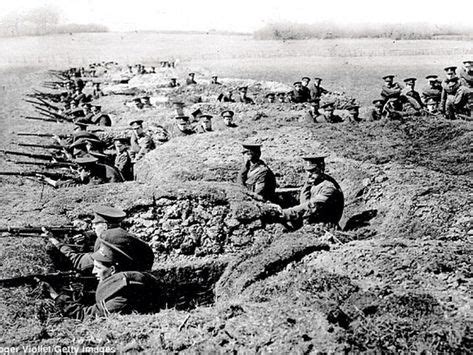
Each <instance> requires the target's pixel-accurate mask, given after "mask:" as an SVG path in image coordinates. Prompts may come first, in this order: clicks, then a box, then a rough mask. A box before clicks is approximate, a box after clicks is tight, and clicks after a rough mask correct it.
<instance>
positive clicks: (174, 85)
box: [168, 78, 181, 88]
mask: <svg viewBox="0 0 473 355" xmlns="http://www.w3.org/2000/svg"><path fill="white" fill-rule="evenodd" d="M179 86H181V84H179V83H178V82H177V78H171V79H170V81H169V83H168V88H177V87H179Z"/></svg>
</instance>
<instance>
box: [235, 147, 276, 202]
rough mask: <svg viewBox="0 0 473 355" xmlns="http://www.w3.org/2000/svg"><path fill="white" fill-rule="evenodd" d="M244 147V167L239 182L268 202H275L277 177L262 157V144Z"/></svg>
mask: <svg viewBox="0 0 473 355" xmlns="http://www.w3.org/2000/svg"><path fill="white" fill-rule="evenodd" d="M242 145H243V151H242V154H243V166H242V168H241V169H240V171H239V173H238V178H237V182H238V184H240V185H241V186H243V187H245V188H246V189H248V190H249V191H251V192H253V193H255V194H257V195H259V196H261V197H262V198H263V199H264V200H266V201H273V200H275V190H276V177H275V176H274V174H273V172H272V171H271V169H270V168H269V167H268V166H267V165H266V163H265V162H263V161H262V160H261V159H260V157H261V144H248V143H244V144H242Z"/></svg>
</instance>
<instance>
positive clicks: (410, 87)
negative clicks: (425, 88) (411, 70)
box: [404, 78, 424, 107]
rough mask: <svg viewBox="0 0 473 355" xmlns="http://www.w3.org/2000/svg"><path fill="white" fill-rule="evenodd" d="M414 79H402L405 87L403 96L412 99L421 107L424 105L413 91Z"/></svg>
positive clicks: (418, 95)
mask: <svg viewBox="0 0 473 355" xmlns="http://www.w3.org/2000/svg"><path fill="white" fill-rule="evenodd" d="M416 80H417V79H416V78H407V79H404V83H405V84H406V87H405V88H404V95H406V96H410V97H412V98H413V99H414V100H416V101H417V102H418V103H419V106H420V107H423V106H424V104H423V102H422V100H421V98H420V94H419V93H418V92H417V91H416V90H415V85H416Z"/></svg>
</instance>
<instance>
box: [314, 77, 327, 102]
mask: <svg viewBox="0 0 473 355" xmlns="http://www.w3.org/2000/svg"><path fill="white" fill-rule="evenodd" d="M314 81H315V82H314V85H312V87H311V88H310V99H311V100H312V101H313V100H320V97H321V96H322V95H325V94H328V93H329V91H328V90H325V89H324V88H323V87H322V86H320V82H321V81H322V79H320V78H314Z"/></svg>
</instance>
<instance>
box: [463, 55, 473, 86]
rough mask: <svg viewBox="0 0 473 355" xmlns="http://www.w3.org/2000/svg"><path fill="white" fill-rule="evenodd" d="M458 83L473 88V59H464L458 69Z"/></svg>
mask: <svg viewBox="0 0 473 355" xmlns="http://www.w3.org/2000/svg"><path fill="white" fill-rule="evenodd" d="M460 84H461V85H462V86H465V87H467V88H469V89H470V90H471V89H473V60H465V61H464V62H463V68H462V70H461V71H460Z"/></svg>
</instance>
